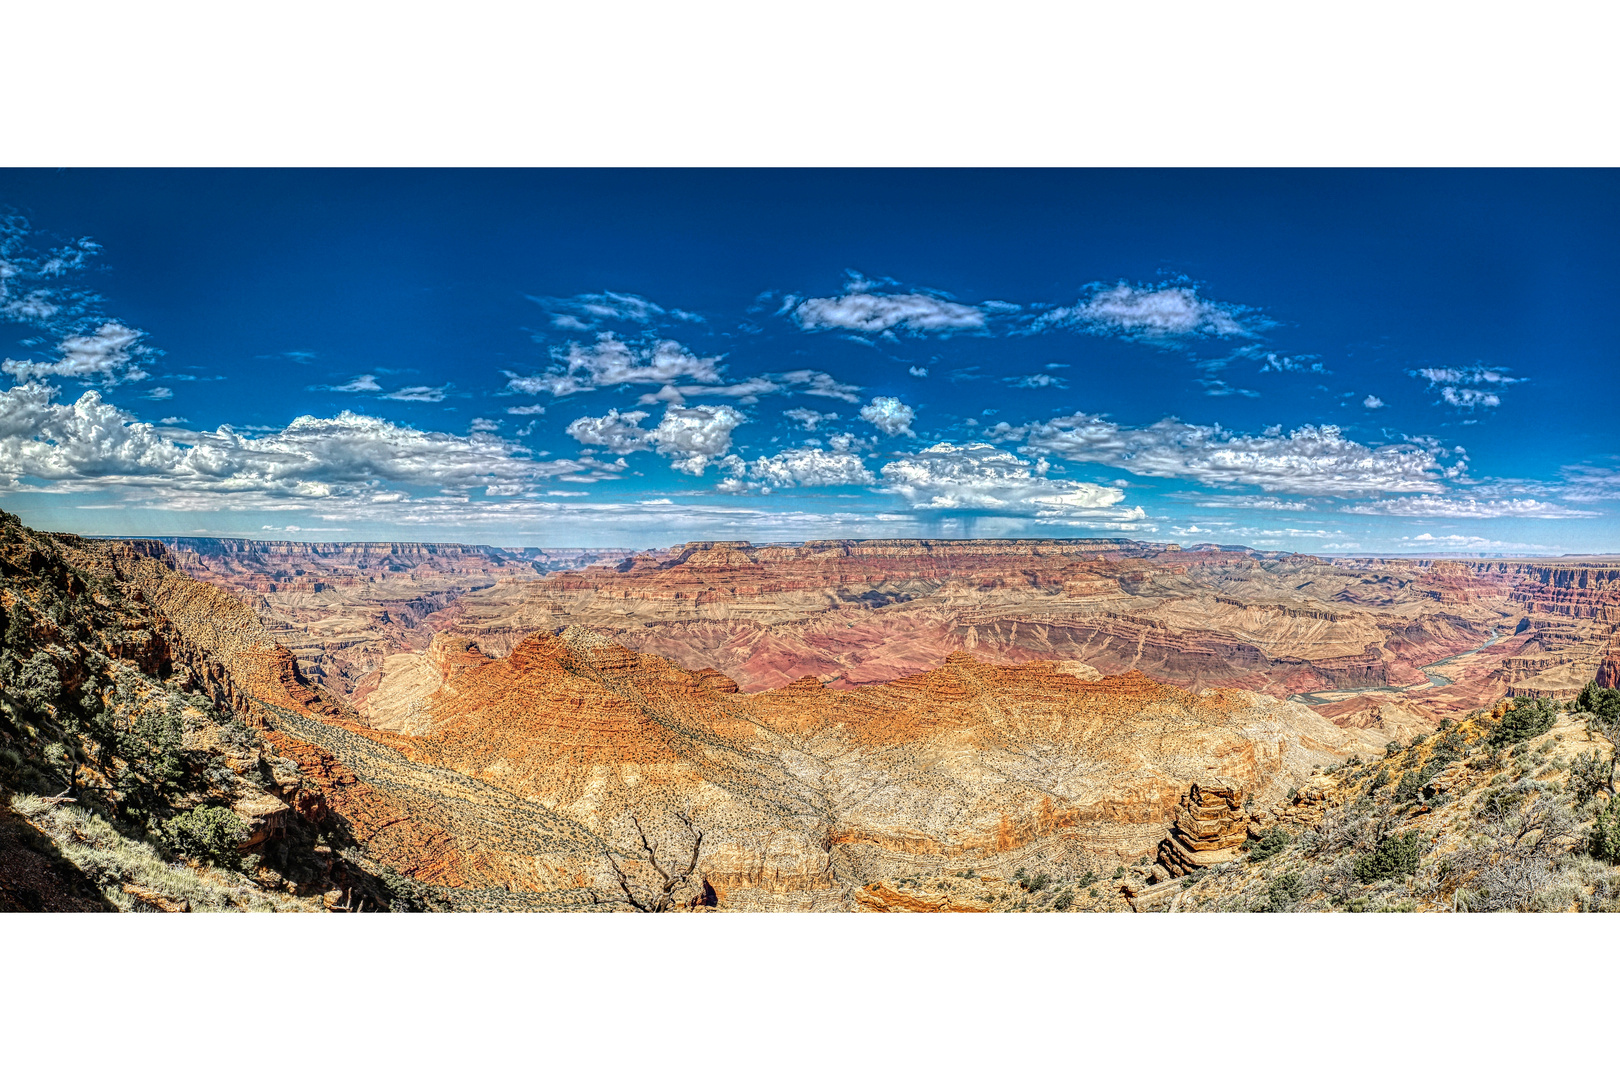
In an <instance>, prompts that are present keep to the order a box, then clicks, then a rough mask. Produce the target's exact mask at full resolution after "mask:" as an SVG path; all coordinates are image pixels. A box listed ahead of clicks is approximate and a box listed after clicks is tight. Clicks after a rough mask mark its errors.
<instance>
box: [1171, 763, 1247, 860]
mask: <svg viewBox="0 0 1620 1080" xmlns="http://www.w3.org/2000/svg"><path fill="white" fill-rule="evenodd" d="M1248 828H1249V827H1248V822H1247V821H1246V820H1245V819H1244V817H1243V790H1242V788H1240V787H1239V786H1238V784H1237V781H1235V780H1229V779H1227V778H1225V777H1219V776H1217V777H1212V778H1211V779H1209V780H1203V781H1194V783H1193V785H1192V787H1191V788H1190V789H1189V790H1188V792H1187V794H1185V795H1183V796H1182V797H1181V804H1180V805H1179V806H1177V807H1176V819H1175V822H1174V823H1173V824H1172V825H1171V826H1170V835H1169V836H1166V837H1165V838H1164V840H1163V841H1161V842H1160V844H1159V860H1158V861H1159V864H1160V865H1161V866H1163V867H1164V868H1165V869H1166V870H1169V871H1170V874H1171V876H1172V877H1181V876H1182V875H1184V874H1190V873H1192V872H1193V871H1194V870H1202V869H1204V868H1205V867H1209V866H1219V865H1220V864H1221V863H1226V862H1231V861H1232V860H1233V859H1235V858H1237V857H1238V855H1239V854H1240V853H1239V851H1238V847H1239V845H1241V844H1242V843H1243V841H1244V840H1246V839H1247V838H1248Z"/></svg>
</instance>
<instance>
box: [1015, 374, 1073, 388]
mask: <svg viewBox="0 0 1620 1080" xmlns="http://www.w3.org/2000/svg"><path fill="white" fill-rule="evenodd" d="M1001 381H1002V382H1004V383H1006V384H1007V385H1008V386H1017V387H1020V388H1022V389H1025V390H1044V389H1045V388H1047V387H1049V386H1055V387H1057V388H1058V389H1060V390H1061V389H1064V388H1066V387H1067V386H1068V385H1069V380H1067V379H1065V378H1064V377H1063V376H1061V375H1048V374H1046V373H1045V372H1044V371H1043V372H1039V373H1037V374H1034V375H1009V376H1007V377H1006V378H1005V379H1002V380H1001Z"/></svg>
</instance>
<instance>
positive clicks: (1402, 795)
mask: <svg viewBox="0 0 1620 1080" xmlns="http://www.w3.org/2000/svg"><path fill="white" fill-rule="evenodd" d="M1422 790H1423V779H1422V775H1421V774H1420V773H1419V772H1418V771H1417V770H1416V769H1408V770H1407V771H1406V772H1404V773H1402V774H1401V782H1400V783H1398V784H1396V785H1395V801H1396V802H1411V801H1412V800H1413V799H1416V798H1417V797H1418V792H1420V791H1422Z"/></svg>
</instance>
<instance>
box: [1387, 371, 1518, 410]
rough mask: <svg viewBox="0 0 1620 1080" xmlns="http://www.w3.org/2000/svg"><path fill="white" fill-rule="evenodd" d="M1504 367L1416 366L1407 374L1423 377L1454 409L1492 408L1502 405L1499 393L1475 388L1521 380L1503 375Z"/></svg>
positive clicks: (1500, 385)
mask: <svg viewBox="0 0 1620 1080" xmlns="http://www.w3.org/2000/svg"><path fill="white" fill-rule="evenodd" d="M1508 370H1509V369H1508V368H1501V367H1497V368H1488V367H1481V366H1479V365H1477V364H1476V365H1475V366H1473V367H1466V368H1456V367H1443V368H1432V367H1428V368H1418V369H1417V370H1416V371H1409V372H1407V374H1408V375H1411V376H1412V377H1413V378H1418V379H1423V380H1425V381H1426V382H1427V383H1428V384H1429V389H1431V390H1438V391H1439V392H1440V399H1441V400H1442V401H1444V402H1445V403H1446V404H1447V405H1451V406H1454V407H1455V408H1458V409H1476V408H1482V409H1494V408H1496V407H1497V406H1499V405H1501V404H1502V398H1501V395H1499V394H1497V393H1496V392H1495V391H1494V390H1481V389H1478V388H1479V387H1481V386H1486V387H1503V386H1511V385H1512V384H1514V383H1521V382H1524V381H1525V380H1524V379H1515V378H1511V377H1510V376H1508V375H1507V374H1506V372H1507V371H1508Z"/></svg>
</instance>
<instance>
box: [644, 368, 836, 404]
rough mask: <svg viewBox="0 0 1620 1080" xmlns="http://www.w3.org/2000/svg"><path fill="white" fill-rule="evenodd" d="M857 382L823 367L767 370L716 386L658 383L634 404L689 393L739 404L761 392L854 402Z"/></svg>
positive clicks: (680, 399)
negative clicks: (654, 390) (843, 380)
mask: <svg viewBox="0 0 1620 1080" xmlns="http://www.w3.org/2000/svg"><path fill="white" fill-rule="evenodd" d="M859 389H860V387H858V386H851V385H849V384H848V383H841V382H839V381H837V380H836V379H834V378H833V377H832V376H831V375H828V374H827V373H826V372H825V371H809V370H801V371H784V372H767V373H765V374H763V375H755V376H753V377H751V378H747V379H744V380H743V381H742V382H736V383H725V384H723V385H720V386H662V387H659V389H658V392H657V393H653V394H643V395H642V396H641V399H640V401H639V402H637V404H640V405H653V404H657V403H660V402H662V403H664V404H669V405H684V404H686V399H687V398H691V397H729V398H734V399H736V400H737V401H738V403H739V404H743V405H753V404H756V403H757V402H758V401H759V399H760V397H761V396H762V395H765V394H793V393H799V394H805V395H807V396H809V397H830V398H837V399H839V400H840V401H848V402H850V403H852V404H853V403H855V402H858V401H860V400H861V399H860V398H859V397H857V396H856V394H855V391H857V390H859Z"/></svg>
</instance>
